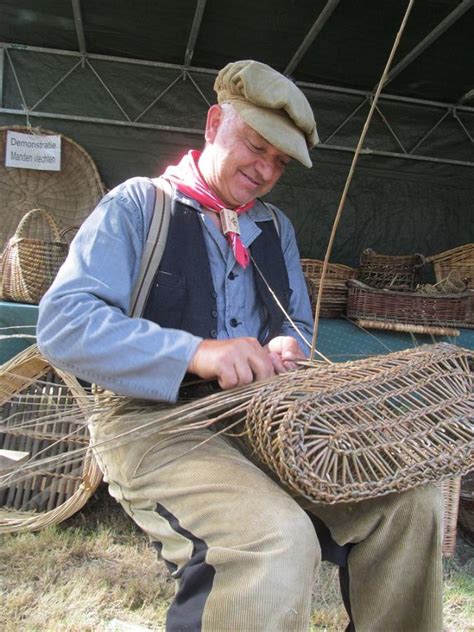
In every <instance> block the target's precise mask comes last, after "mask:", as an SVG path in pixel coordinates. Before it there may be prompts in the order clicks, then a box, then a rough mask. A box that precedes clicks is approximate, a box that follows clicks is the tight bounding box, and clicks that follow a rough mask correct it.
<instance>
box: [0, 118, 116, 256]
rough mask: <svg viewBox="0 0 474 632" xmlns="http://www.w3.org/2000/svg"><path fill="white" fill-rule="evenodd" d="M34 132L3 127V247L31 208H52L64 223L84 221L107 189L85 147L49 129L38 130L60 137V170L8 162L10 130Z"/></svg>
mask: <svg viewBox="0 0 474 632" xmlns="http://www.w3.org/2000/svg"><path fill="white" fill-rule="evenodd" d="M9 130H14V131H17V132H22V133H24V134H31V129H30V128H28V127H24V126H20V125H13V126H9V127H0V217H1V218H2V221H1V223H0V251H1V250H3V248H4V247H5V244H6V242H7V240H8V239H9V238H10V237H11V236H12V235H13V233H14V232H15V228H16V227H17V225H18V224H19V222H20V220H21V218H22V217H23V216H24V214H25V213H27V212H28V211H29V210H31V209H32V208H44V209H45V210H47V211H49V212H50V213H51V215H52V216H53V217H54V219H55V220H56V221H57V223H58V224H60V225H61V226H66V225H75V224H81V223H82V222H83V220H84V219H85V218H86V217H87V216H88V215H89V213H90V212H91V211H92V209H93V208H94V207H95V206H96V204H97V202H98V201H99V200H100V198H101V197H102V196H103V195H104V193H105V187H104V185H103V184H102V182H101V179H100V176H99V173H98V171H97V167H96V166H95V163H94V161H93V160H92V158H91V157H90V155H89V154H88V153H87V152H86V151H85V150H84V148H83V147H81V146H80V145H78V144H77V143H76V142H74V141H73V140H72V139H70V138H68V137H67V136H64V135H63V134H57V132H53V131H51V130H47V129H40V128H36V129H35V133H38V134H56V135H59V136H60V137H61V170H60V171H37V170H35V169H16V168H11V167H6V166H5V148H6V138H7V132H8V131H9Z"/></svg>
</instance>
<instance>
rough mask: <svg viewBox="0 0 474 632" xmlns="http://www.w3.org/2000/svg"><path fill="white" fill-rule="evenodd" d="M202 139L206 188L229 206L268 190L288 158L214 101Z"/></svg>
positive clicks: (282, 170)
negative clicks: (226, 113)
mask: <svg viewBox="0 0 474 632" xmlns="http://www.w3.org/2000/svg"><path fill="white" fill-rule="evenodd" d="M206 141H207V146H206V149H205V151H204V153H203V156H202V158H203V160H202V161H200V163H199V166H200V168H201V171H202V174H203V176H204V178H205V180H206V182H207V183H208V185H209V186H210V188H211V189H212V190H213V191H214V192H215V193H216V195H218V197H219V198H220V199H221V200H222V201H223V202H224V203H225V204H226V205H228V206H229V207H230V208H234V207H236V206H240V205H241V204H245V203H246V202H249V201H250V200H253V199H254V198H256V197H261V196H263V195H265V194H266V193H268V192H269V191H270V189H272V188H273V186H274V185H275V184H276V183H277V182H278V180H279V178H280V177H281V175H282V174H283V172H284V170H285V167H286V165H287V164H288V162H289V161H290V157H289V156H288V155H287V154H285V153H283V152H282V151H280V150H279V149H276V148H275V147H274V146H273V145H270V143H268V142H267V141H266V140H265V139H264V138H262V136H260V134H258V133H257V132H256V131H254V130H253V129H252V128H251V127H249V126H248V125H247V124H246V123H244V121H243V120H242V119H241V118H240V116H237V115H235V114H231V115H230V116H229V115H228V116H224V112H223V110H222V108H221V107H220V106H217V105H216V106H213V107H212V108H211V109H210V111H209V115H208V122H207V127H206Z"/></svg>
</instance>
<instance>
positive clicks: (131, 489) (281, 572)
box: [91, 415, 443, 632]
mask: <svg viewBox="0 0 474 632" xmlns="http://www.w3.org/2000/svg"><path fill="white" fill-rule="evenodd" d="M131 429H132V426H131V422H128V421H127V417H126V415H122V416H119V417H117V418H112V419H110V420H103V421H100V420H99V421H93V422H92V423H91V434H92V437H93V442H94V443H95V446H96V447H95V452H96V455H97V458H98V461H99V464H100V467H101V468H102V470H103V473H104V477H105V480H106V481H107V482H108V484H109V491H110V493H111V495H112V496H113V497H115V498H116V499H117V500H118V501H119V502H120V503H121V504H122V506H123V507H124V509H125V511H126V512H127V513H128V514H129V515H130V516H131V517H132V519H133V520H134V521H135V522H136V523H137V524H138V525H139V526H140V527H141V528H142V529H143V530H144V531H145V532H146V533H147V534H148V536H149V537H150V540H151V542H152V543H153V545H154V546H155V547H156V548H157V550H158V551H159V553H160V554H161V556H162V558H163V560H164V561H165V563H166V565H167V566H168V569H169V570H170V572H171V573H172V576H173V577H174V578H175V579H176V582H177V584H176V586H177V589H176V594H175V598H174V601H173V603H172V605H171V607H170V609H169V612H168V618H167V627H166V629H167V631H168V632H185V631H187V632H198V631H202V632H307V631H308V628H309V620H310V614H311V596H312V588H313V584H314V580H315V577H316V573H317V572H318V567H319V564H320V561H321V548H320V544H319V541H318V537H317V535H316V531H315V528H314V526H313V523H312V521H311V519H310V517H309V516H308V513H310V514H311V513H312V514H313V515H315V516H316V517H317V518H319V519H320V520H322V521H323V522H324V523H325V525H326V526H327V527H328V528H329V531H330V533H331V536H332V538H333V539H334V541H335V542H337V543H338V544H339V545H346V544H348V543H350V544H351V547H350V552H349V555H348V557H347V575H348V578H349V585H348V594H349V600H350V613H351V622H352V623H351V629H353V630H354V629H355V630H356V632H442V629H443V626H442V565H441V536H442V534H441V522H442V520H441V517H442V506H441V495H440V492H439V490H438V489H437V488H436V487H434V486H427V487H419V488H415V489H413V490H410V491H408V492H404V493H401V494H390V495H387V496H383V497H380V498H376V499H371V500H367V501H362V502H358V503H349V504H346V503H343V504H337V505H327V504H314V503H310V502H308V501H305V500H304V499H299V498H295V497H294V495H291V494H290V493H289V492H288V490H285V489H284V488H283V487H282V486H281V485H279V484H278V483H277V482H275V481H274V480H273V479H272V477H271V476H269V475H268V473H266V472H264V471H263V470H262V469H261V468H260V467H258V466H257V465H256V464H255V463H253V462H252V460H251V459H249V455H248V454H247V453H246V452H245V450H242V448H241V446H240V443H239V442H238V440H233V439H232V438H227V437H223V436H221V435H219V436H216V435H212V433H211V432H210V431H208V430H197V431H193V432H190V433H187V434H179V435H172V436H170V435H162V434H160V433H159V432H157V433H156V434H154V435H153V436H146V437H142V438H140V437H138V436H137V435H138V433H132V434H131V435H130V438H128V439H127V441H126V442H124V441H123V439H122V440H120V441H118V442H117V441H116V442H115V443H114V441H113V440H112V439H113V437H116V436H117V435H118V434H121V433H123V432H125V431H127V430H131Z"/></svg>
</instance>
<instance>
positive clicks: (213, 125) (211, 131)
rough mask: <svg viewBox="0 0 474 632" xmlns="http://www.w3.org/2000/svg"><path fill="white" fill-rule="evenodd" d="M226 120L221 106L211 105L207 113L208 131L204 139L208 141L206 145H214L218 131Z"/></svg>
mask: <svg viewBox="0 0 474 632" xmlns="http://www.w3.org/2000/svg"><path fill="white" fill-rule="evenodd" d="M223 118H224V112H223V110H222V108H221V106H220V105H219V104H217V103H214V105H211V107H210V108H209V110H208V111H207V119H206V131H205V133H204V138H205V139H206V143H211V144H212V143H213V142H214V141H215V139H216V136H217V130H218V129H219V127H220V125H221V123H222V120H223Z"/></svg>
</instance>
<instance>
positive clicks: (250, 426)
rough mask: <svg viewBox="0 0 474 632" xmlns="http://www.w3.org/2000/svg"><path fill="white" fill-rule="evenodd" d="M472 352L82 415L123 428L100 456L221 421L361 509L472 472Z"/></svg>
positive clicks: (307, 490)
mask: <svg viewBox="0 0 474 632" xmlns="http://www.w3.org/2000/svg"><path fill="white" fill-rule="evenodd" d="M472 357H473V353H472V352H470V351H468V350H466V349H462V348H460V347H456V346H453V345H448V344H445V343H440V344H436V345H426V346H423V347H418V348H417V349H410V350H405V351H400V352H397V353H391V354H387V355H385V356H376V357H373V358H368V359H365V360H358V361H353V362H346V363H341V364H333V365H326V364H311V365H309V366H306V367H304V368H301V369H299V370H296V371H293V372H291V373H286V374H284V375H278V376H275V377H273V378H270V379H269V380H266V381H262V382H258V383H254V384H251V385H250V386H246V387H241V388H238V389H235V390H231V391H223V392H218V393H215V394H213V395H209V396H207V397H203V398H201V399H197V400H194V401H185V402H178V404H175V405H171V404H165V403H153V402H142V401H139V400H133V399H129V398H123V397H116V396H113V395H112V396H110V397H108V396H107V395H106V396H104V397H100V398H99V399H98V400H96V402H95V403H93V402H92V401H91V400H90V399H87V400H86V406H84V405H83V406H82V407H79V408H78V409H77V410H78V411H79V409H80V408H82V409H81V410H80V411H79V412H77V414H76V416H77V421H78V422H81V423H83V424H85V421H84V410H85V408H88V414H89V415H92V414H93V415H94V417H96V418H99V419H103V420H104V422H105V421H106V420H107V422H108V426H110V427H111V428H115V429H116V431H115V432H114V433H113V434H112V435H111V436H109V437H108V438H107V440H106V441H105V442H104V443H102V444H100V445H98V446H97V448H99V449H101V450H106V449H108V448H109V447H110V448H112V447H113V446H114V445H117V444H121V443H122V442H130V441H132V440H133V439H134V438H138V437H143V436H151V435H153V434H154V433H156V431H157V430H160V433H164V432H167V433H170V434H175V433H181V432H183V433H184V432H189V431H190V430H192V429H197V428H204V427H213V426H214V427H215V428H219V432H222V431H224V432H229V433H234V432H239V433H242V434H243V436H244V438H245V439H246V441H247V442H248V444H249V446H250V447H251V448H252V449H253V450H254V452H255V454H256V455H257V458H258V459H259V460H260V462H261V463H262V464H264V465H266V466H268V467H269V468H270V469H271V470H272V471H273V472H274V473H275V474H276V475H277V476H278V478H279V480H280V481H281V483H282V484H283V485H285V486H287V487H289V488H291V489H292V490H294V491H295V492H296V493H297V494H300V495H301V496H304V497H305V498H308V499H310V500H313V501H315V502H324V503H336V502H356V501H360V500H363V499H367V498H373V497H376V496H381V495H384V494H388V493H392V492H400V491H403V490H406V489H409V488H411V487H414V486H417V485H424V484H427V483H437V482H440V481H442V480H444V479H447V478H453V477H457V476H460V475H462V474H463V473H465V472H468V471H469V470H471V469H473V467H474V456H473V455H474V451H473V446H474V432H473V418H472V414H473V394H472V374H471V372H470V369H469V360H470V359H472ZM53 396H54V395H53ZM71 414H72V416H74V412H72V413H71ZM121 415H125V416H126V419H127V427H128V428H130V421H132V422H133V424H132V429H131V430H127V431H126V432H122V433H121V432H120V423H119V422H120V417H121ZM50 418H51V415H50ZM81 420H82V421H81ZM112 420H115V421H116V422H118V423H113V424H110V421H112ZM10 422H11V420H9V419H7V420H6V423H7V424H9V423H10ZM222 428H223V429H224V430H221V429H222ZM210 440H211V441H212V435H211V439H210ZM85 452H86V448H85V447H83V448H78V449H76V450H75V451H72V452H71V453H68V454H66V455H64V454H63V455H57V456H55V455H51V456H49V457H47V458H43V459H40V460H39V462H37V463H36V467H43V468H52V467H54V466H55V462H56V461H62V463H64V462H65V459H66V461H67V459H70V460H74V461H77V460H80V458H81V455H84V454H85ZM34 472H35V467H34V461H33V463H30V464H28V463H27V464H25V465H23V466H20V468H19V470H18V471H17V472H16V473H15V474H14V475H13V474H10V475H9V476H7V477H6V478H4V481H3V482H4V484H8V483H9V482H10V483H11V482H12V480H15V481H16V483H18V481H21V480H22V479H25V478H29V477H31V476H33V475H34Z"/></svg>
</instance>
